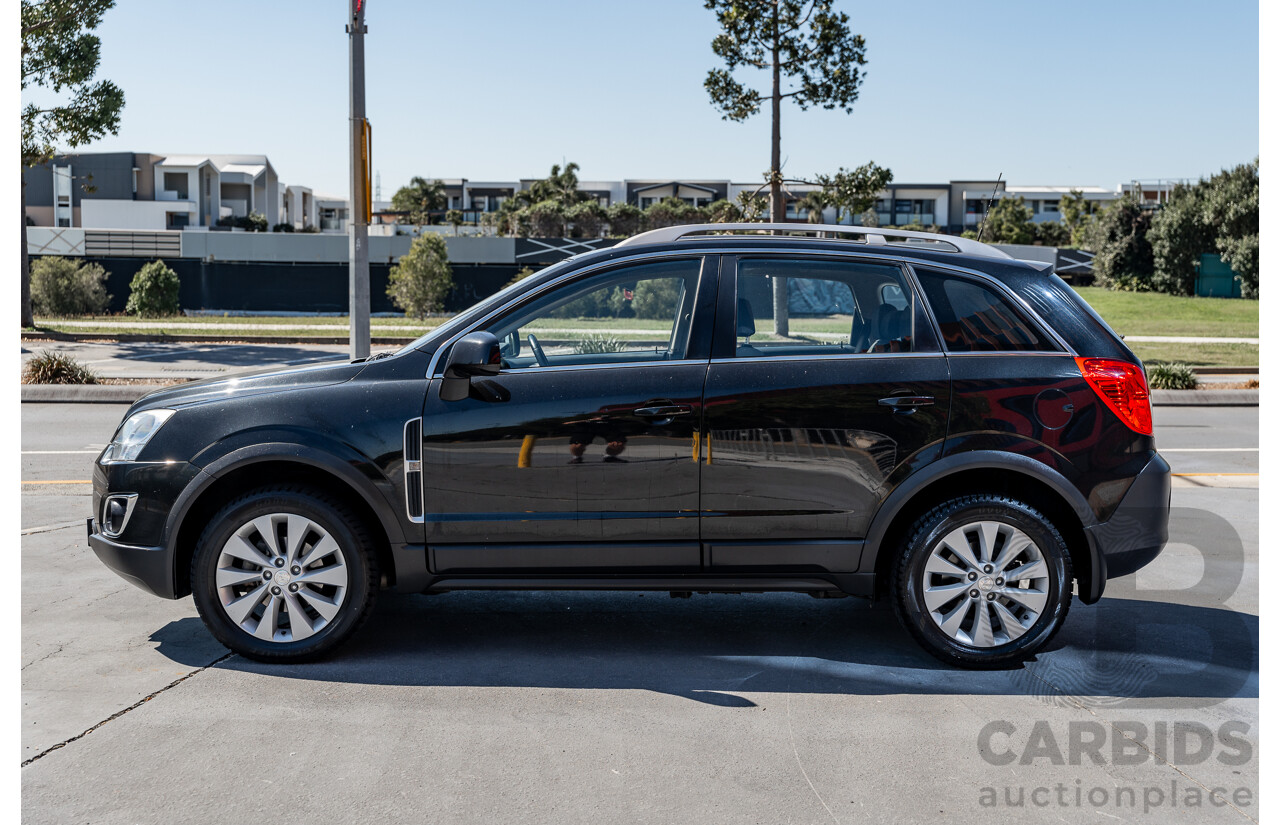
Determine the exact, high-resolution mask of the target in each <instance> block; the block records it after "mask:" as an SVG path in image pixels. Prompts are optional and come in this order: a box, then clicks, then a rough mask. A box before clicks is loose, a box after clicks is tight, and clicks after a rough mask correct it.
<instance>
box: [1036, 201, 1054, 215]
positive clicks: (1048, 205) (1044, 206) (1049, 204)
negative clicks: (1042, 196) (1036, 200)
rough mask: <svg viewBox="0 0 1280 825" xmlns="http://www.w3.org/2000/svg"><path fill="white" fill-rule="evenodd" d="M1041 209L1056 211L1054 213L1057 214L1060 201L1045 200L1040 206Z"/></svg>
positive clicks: (1043, 210)
mask: <svg viewBox="0 0 1280 825" xmlns="http://www.w3.org/2000/svg"><path fill="white" fill-rule="evenodd" d="M1040 211H1042V212H1052V213H1054V214H1057V212H1058V202H1057V201H1045V202H1044V203H1043V204H1042V205H1041V207H1040Z"/></svg>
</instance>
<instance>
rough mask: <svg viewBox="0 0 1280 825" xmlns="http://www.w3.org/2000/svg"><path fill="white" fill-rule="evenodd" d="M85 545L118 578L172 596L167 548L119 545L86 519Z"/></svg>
mask: <svg viewBox="0 0 1280 825" xmlns="http://www.w3.org/2000/svg"><path fill="white" fill-rule="evenodd" d="M88 529H89V546H90V547H92V548H93V552H94V553H95V554H96V555H97V557H98V559H99V560H100V561H101V562H102V563H103V564H105V565H106V566H107V567H109V568H111V570H112V572H114V573H115V574H116V575H118V576H120V578H122V579H124V580H125V581H127V582H129V583H130V584H134V585H137V586H138V587H141V588H142V589H143V590H145V591H147V592H148V593H153V594H155V595H157V596H162V597H164V598H166V599H176V598H177V595H176V594H175V593H174V592H173V585H174V582H173V550H171V549H170V548H168V547H164V546H160V547H145V546H139V545H135V544H122V543H121V542H118V541H115V540H113V539H109V538H107V537H106V536H104V535H102V533H101V532H99V531H98V527H97V523H96V521H95V520H94V519H89V525H88Z"/></svg>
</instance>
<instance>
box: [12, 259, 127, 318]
mask: <svg viewBox="0 0 1280 825" xmlns="http://www.w3.org/2000/svg"><path fill="white" fill-rule="evenodd" d="M106 280H107V271H106V270H105V269H103V268H102V266H101V265H100V264H87V263H83V262H78V261H73V260H71V259H70V258H53V257H46V258H35V259H33V260H32V261H31V309H32V311H33V312H35V314H37V315H92V314H94V313H100V312H105V311H106V309H107V305H108V304H109V303H110V302H111V296H110V295H108V294H107V289H106V287H105V286H104V283H105V282H106Z"/></svg>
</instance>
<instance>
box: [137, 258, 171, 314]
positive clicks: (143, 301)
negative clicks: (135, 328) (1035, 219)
mask: <svg viewBox="0 0 1280 825" xmlns="http://www.w3.org/2000/svg"><path fill="white" fill-rule="evenodd" d="M181 287H182V283H181V281H179V279H178V273H176V272H174V271H173V270H172V269H170V268H169V266H168V265H167V264H166V263H165V262H164V261H161V260H155V261H152V262H151V263H149V264H147V265H146V266H144V267H143V268H142V269H140V270H138V273H137V274H136V275H134V276H133V280H132V281H130V282H129V300H128V302H127V303H125V305H124V311H125V312H126V313H128V314H129V315H137V316H139V317H142V318H166V317H168V316H170V315H177V314H178V313H179V312H181V311H182V309H181V306H180V304H179V302H178V294H179V292H180V290H181Z"/></svg>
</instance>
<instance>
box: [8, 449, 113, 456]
mask: <svg viewBox="0 0 1280 825" xmlns="http://www.w3.org/2000/svg"><path fill="white" fill-rule="evenodd" d="M100 452H102V450H100V449H99V450H23V451H22V454H23V455H97V454H98V453H100Z"/></svg>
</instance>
